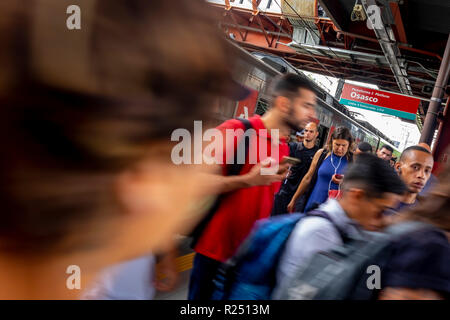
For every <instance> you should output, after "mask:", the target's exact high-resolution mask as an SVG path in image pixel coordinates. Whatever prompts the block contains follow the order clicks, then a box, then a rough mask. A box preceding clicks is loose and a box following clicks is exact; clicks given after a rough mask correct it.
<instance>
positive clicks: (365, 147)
mask: <svg viewBox="0 0 450 320" xmlns="http://www.w3.org/2000/svg"><path fill="white" fill-rule="evenodd" d="M358 149H359V150H361V151H362V152H369V153H372V146H371V145H370V143H368V142H365V141H363V142H360V143H359V144H358Z"/></svg>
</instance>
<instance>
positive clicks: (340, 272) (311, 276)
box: [278, 221, 434, 300]
mask: <svg viewBox="0 0 450 320" xmlns="http://www.w3.org/2000/svg"><path fill="white" fill-rule="evenodd" d="M426 228H434V227H433V226H431V225H429V224H426V223H423V222H419V221H406V222H402V223H398V224H395V225H393V226H390V227H389V228H387V229H386V231H385V232H383V233H375V232H371V233H368V235H369V237H368V238H366V239H362V238H361V239H354V240H350V241H347V242H345V243H344V245H343V246H339V247H336V248H335V249H334V250H331V251H327V252H319V253H316V254H315V255H314V256H313V257H312V258H311V260H310V262H309V263H308V265H307V266H306V268H304V269H302V270H299V271H298V273H297V274H296V275H295V276H294V277H293V278H292V279H290V280H291V281H289V282H286V286H285V287H283V288H280V295H279V296H278V297H279V298H280V299H282V300H371V299H374V298H375V297H376V293H378V291H379V290H377V289H379V288H371V287H369V285H368V283H369V282H370V280H371V279H370V277H371V276H372V273H371V272H374V271H373V270H375V268H379V269H378V270H380V272H381V270H383V268H384V267H385V266H386V263H387V262H388V261H389V258H390V257H391V252H392V251H391V248H392V246H391V244H392V242H393V240H395V239H397V238H399V237H401V236H403V235H406V234H411V233H414V232H418V231H422V230H424V229H426ZM369 271H370V272H369ZM381 276H382V275H381Z"/></svg>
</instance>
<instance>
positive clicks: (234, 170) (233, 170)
mask: <svg viewBox="0 0 450 320" xmlns="http://www.w3.org/2000/svg"><path fill="white" fill-rule="evenodd" d="M237 120H239V121H240V122H241V123H242V124H243V125H244V139H243V140H241V141H240V142H239V145H238V147H237V149H236V152H234V161H233V163H231V164H227V170H226V175H227V176H237V175H239V173H241V170H242V168H243V166H244V164H242V163H238V158H237V157H238V152H237V150H239V148H241V146H242V144H244V150H245V158H244V159H247V157H248V152H249V149H250V137H249V136H248V135H245V132H247V130H249V129H250V128H252V124H251V122H250V121H249V120H248V119H243V118H237ZM226 195H227V194H221V195H219V196H218V197H217V198H216V201H215V202H214V204H213V205H212V206H211V208H210V209H209V211H208V213H207V214H206V215H205V216H204V218H203V219H202V220H201V221H200V222H199V223H198V224H197V226H196V227H195V229H194V230H193V231H192V232H191V234H190V236H191V237H192V242H191V248H194V247H195V245H196V244H197V242H198V240H199V239H200V237H201V236H202V234H203V231H204V230H205V229H206V227H207V226H208V224H209V223H210V222H211V220H212V218H213V216H214V214H215V213H216V212H217V210H219V208H220V205H221V203H222V201H223V199H224V198H225V197H226Z"/></svg>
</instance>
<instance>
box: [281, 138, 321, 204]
mask: <svg viewBox="0 0 450 320" xmlns="http://www.w3.org/2000/svg"><path fill="white" fill-rule="evenodd" d="M317 150H319V147H317V146H316V145H314V147H312V148H311V149H308V148H306V147H305V146H304V145H303V142H300V143H298V142H291V143H289V156H290V157H294V158H297V159H299V160H300V161H301V162H300V163H299V164H297V165H295V166H292V167H291V169H290V171H289V175H288V177H287V178H286V179H285V180H284V181H283V183H282V185H281V189H280V193H281V192H282V193H286V194H288V195H291V196H292V195H294V193H295V191H297V188H298V186H299V185H300V182H301V181H302V179H303V177H304V176H305V175H306V173H307V172H308V170H309V167H310V166H311V162H312V159H313V158H314V155H315V154H316V152H317Z"/></svg>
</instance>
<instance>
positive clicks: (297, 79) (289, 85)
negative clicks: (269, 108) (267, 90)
mask: <svg viewBox="0 0 450 320" xmlns="http://www.w3.org/2000/svg"><path fill="white" fill-rule="evenodd" d="M299 89H307V90H310V91H312V92H314V93H316V89H315V88H314V85H313V84H312V82H311V80H308V79H305V78H303V77H301V76H299V75H297V74H294V73H288V74H285V75H282V76H280V77H279V78H276V79H275V80H274V84H273V95H274V96H275V97H277V96H287V97H292V96H295V95H298V91H299Z"/></svg>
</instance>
